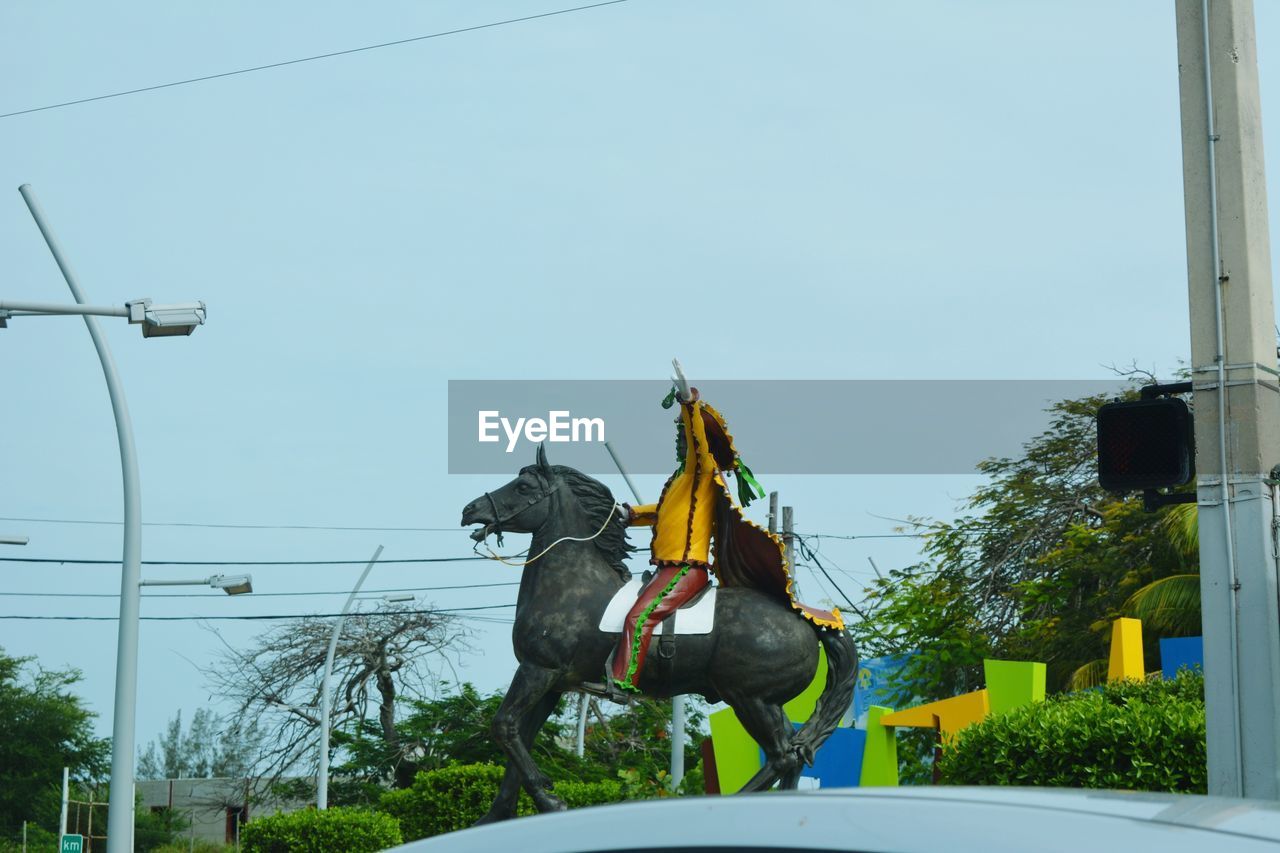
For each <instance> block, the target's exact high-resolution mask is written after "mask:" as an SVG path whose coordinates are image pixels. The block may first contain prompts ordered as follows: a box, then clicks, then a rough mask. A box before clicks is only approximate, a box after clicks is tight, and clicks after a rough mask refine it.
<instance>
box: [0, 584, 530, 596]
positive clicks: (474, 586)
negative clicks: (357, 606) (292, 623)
mask: <svg viewBox="0 0 1280 853" xmlns="http://www.w3.org/2000/svg"><path fill="white" fill-rule="evenodd" d="M519 585H520V582H519V581H511V582H509V583H469V584H458V585H455V586H401V587H388V588H384V589H362V590H360V592H361V594H364V595H378V594H381V593H391V592H439V591H443V590H454V589H488V588H490V587H498V586H519ZM350 594H351V590H349V589H335V590H323V591H320V590H311V591H306V592H255V593H253V597H254V598H265V597H267V596H289V597H291V598H298V597H301V596H307V595H350ZM0 596H18V597H26V598H119V597H120V593H118V592H6V591H3V590H0ZM142 597H143V598H144V599H147V598H205V599H209V598H213V596H210V595H209V593H208V592H160V593H155V592H151V593H145V592H144V593H143V594H142Z"/></svg>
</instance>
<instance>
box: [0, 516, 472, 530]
mask: <svg viewBox="0 0 1280 853" xmlns="http://www.w3.org/2000/svg"><path fill="white" fill-rule="evenodd" d="M0 521H17V522H22V523H23V524H94V525H106V526H112V527H119V526H120V525H121V524H124V522H123V521H96V520H91V519H86V518H23V517H21V516H0ZM142 526H143V527H209V528H216V529H220V530H340V531H355V532H376V533H461V532H462V527H461V526H458V527H357V526H341V525H332V524H218V523H212V522H200V521H144V522H142Z"/></svg>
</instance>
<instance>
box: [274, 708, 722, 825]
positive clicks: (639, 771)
mask: <svg viewBox="0 0 1280 853" xmlns="http://www.w3.org/2000/svg"><path fill="white" fill-rule="evenodd" d="M501 704H502V694H501V693H496V692H495V693H490V694H481V693H480V692H479V691H478V690H476V688H475V687H474V685H471V684H467V683H464V684H461V685H459V686H458V687H457V689H456V691H453V692H450V693H447V694H446V695H444V696H441V697H438V698H436V699H432V700H417V701H413V702H410V703H407V706H406V708H405V710H404V711H403V712H402V713H401V714H400V715H399V721H398V723H397V726H396V732H397V740H396V742H395V743H394V744H391V743H388V742H387V740H386V739H385V738H384V737H383V736H382V728H381V727H380V726H379V725H377V724H375V723H374V722H372V721H369V720H366V721H362V722H361V723H360V724H359V726H358V727H357V728H356V729H355V731H354V732H353V731H350V730H340V731H337V732H335V733H334V736H333V743H334V745H335V746H336V747H339V748H341V750H342V754H343V755H344V756H345V761H344V762H343V763H342V764H341V765H338V766H337V768H336V771H335V780H334V782H333V784H332V785H331V790H330V800H331V801H334V802H339V801H340V802H345V803H369V802H376V801H377V798H378V794H379V793H380V791H381V790H382V789H383V787H384V786H385V785H387V784H390V785H391V786H392V787H398V788H404V787H408V786H407V785H403V784H399V780H401V779H405V778H406V777H407V778H408V779H409V780H410V783H412V779H413V778H414V777H415V776H416V774H417V773H419V772H421V771H428V770H437V769H441V768H444V767H447V766H450V765H454V764H466V765H471V764H486V763H488V764H499V765H501V764H505V763H506V756H505V755H504V754H503V752H502V750H501V748H500V747H499V746H498V744H497V742H496V741H495V740H494V739H493V736H492V734H490V731H489V728H490V726H491V724H492V723H493V718H494V716H495V715H496V713H497V711H498V706H499V705H501ZM577 719H578V703H577V701H576V700H572V699H563V700H561V703H560V707H559V708H558V709H557V713H556V714H554V715H553V716H552V717H551V719H550V720H548V721H547V723H546V724H545V725H544V726H543V728H542V731H541V733H539V735H538V737H537V738H536V739H535V741H534V744H533V749H532V752H533V756H534V760H536V761H537V762H538V765H539V767H541V768H542V770H543V771H544V772H545V773H546V774H547V775H548V776H550V777H551V778H552V779H553V780H556V781H565V782H571V781H584V782H597V781H618V779H619V773H620V772H624V773H626V774H628V775H627V776H626V777H625V778H624V781H627V782H628V783H629V784H632V785H645V784H649V783H657V784H659V785H660V784H662V783H663V782H664V780H665V776H666V770H667V767H668V765H669V763H670V757H671V738H670V733H669V731H668V730H669V728H670V719H671V703H670V702H665V701H658V700H652V699H639V700H637V701H636V702H634V703H633V704H631V705H629V706H627V707H626V708H624V709H621V710H619V711H617V712H614V713H606V712H605V710H604V709H603V708H602V707H601V706H600V704H599V703H597V702H594V701H593V702H591V704H590V708H589V714H588V725H587V729H586V736H585V738H584V747H585V748H584V755H583V756H582V757H579V756H578V755H576V754H575V751H574V749H573V745H574V741H575V739H576V728H577ZM704 721H705V716H704V715H703V714H702V713H701V712H700V711H698V710H697V709H696V708H691V709H690V712H689V713H688V714H687V716H686V734H687V737H686V744H687V747H686V750H685V766H686V767H687V768H689V769H690V771H691V772H689V773H688V774H687V776H686V778H687V779H688V780H689V781H688V785H686V786H685V787H686V790H690V789H692V788H694V787H698V789H699V790H700V785H701V774H700V773H699V772H697V771H696V768H697V765H698V762H699V759H700V753H699V751H698V744H699V743H700V742H701V740H702V738H703V737H704V736H705V735H704V734H703V733H702V725H703V722H704ZM409 770H412V772H408V771H409ZM291 793H299V794H303V795H304V796H305V792H302V791H291Z"/></svg>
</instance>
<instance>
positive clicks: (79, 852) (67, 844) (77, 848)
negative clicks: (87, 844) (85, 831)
mask: <svg viewBox="0 0 1280 853" xmlns="http://www.w3.org/2000/svg"><path fill="white" fill-rule="evenodd" d="M61 853H84V836H83V835H64V836H62V847H61Z"/></svg>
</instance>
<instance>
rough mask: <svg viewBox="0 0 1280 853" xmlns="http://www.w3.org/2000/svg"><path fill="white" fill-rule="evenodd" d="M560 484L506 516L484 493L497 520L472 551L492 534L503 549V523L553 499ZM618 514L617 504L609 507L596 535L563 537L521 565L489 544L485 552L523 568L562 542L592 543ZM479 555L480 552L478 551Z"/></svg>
mask: <svg viewBox="0 0 1280 853" xmlns="http://www.w3.org/2000/svg"><path fill="white" fill-rule="evenodd" d="M560 482H561V481H558V480H557V481H553V482H552V484H551V486H550V487H549V488H547V489H546V490H545V491H543V492H542V493H541V494H539V495H536V496H534V497H532V498H529V500H528V502H527V503H526V504H525V505H524V506H522V507H520V508H519V509H517V510H513V511H512V512H511V513H509V514H507V515H505V516H504V515H502V514H501V513H499V512H498V502H497V501H495V500H494V499H493V493H492V492H485V493H484V496H485V499H486V500H487V501H489V508H490V509H491V510H493V516H494V518H495V519H496V520H495V521H494V522H493V523H491V524H486V525H485V526H484V536H482V537H481V538H480V539H477V540H476V544H475V545H474V546H472V549H471V550H473V551H475V550H476V549H477V548H479V547H480V543H481V542H483V541H484V540H485V539H487V538H488V536H489V534H490V533H492V534H494V536H495V541H496V542H497V543H498V547H499V548H501V547H502V523H503V522H505V521H510V520H511V519H513V518H515V517H516V516H518V515H519V514H520V513H522V512H524V511H525V510H527V509H530V508H532V507H535V506H537V505H538V504H540V503H542V502H543V501H545V500H546V499H547V498H549V497H551V495H552V494H554V493H555V491H556V489H558V488H560ZM617 512H618V505H617V504H616V503H615V504H613V505H612V506H611V507H609V514H608V515H606V516H605V518H604V522H603V523H602V524H601V525H600V529H599V530H597V531H596V532H595V533H593V534H591V535H590V536H561V537H560V538H559V539H557V540H556V541H554V542H552V543H551V544H550V545H548V546H547V547H545V548H543V549H542V550H541V551H540V552H539V553H538V554H536V555H534V556H532V557H530V558H529V559H527V560H525V561H524V562H521V563H513V562H511V561H510V560H507V559H506V558H504V557H500V556H498V555H497V554H495V553H494V552H493V550H492V549H490V548H489V546H488V545H487V544H486V545H485V550H487V551H488V552H489V558H490V559H493V560H497V561H498V562H499V563H502V564H503V565H507V566H513V567H515V568H521V567H523V566H527V565H529V564H530V563H532V562H535V561H536V560H540V559H542V558H543V557H545V556H546V555H547V554H548V553H549V552H550V551H551V549H552V548H554V547H556V546H557V545H559V544H560V543H561V542H590V541H591V540H592V539H595V538H596V537H597V536H599V535H600V534H601V533H604V531H605V528H607V527H608V526H609V522H610V521H612V520H613V517H614V515H615V514H616V513H617ZM477 553H479V552H478V551H477ZM481 556H483V555H481Z"/></svg>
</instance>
